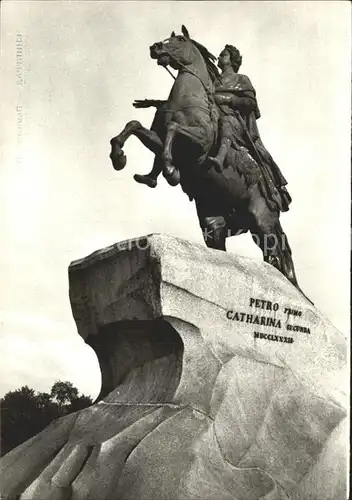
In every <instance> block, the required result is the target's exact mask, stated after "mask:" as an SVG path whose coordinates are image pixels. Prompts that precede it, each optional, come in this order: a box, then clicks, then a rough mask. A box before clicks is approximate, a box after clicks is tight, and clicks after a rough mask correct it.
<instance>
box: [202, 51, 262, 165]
mask: <svg viewBox="0 0 352 500" xmlns="http://www.w3.org/2000/svg"><path fill="white" fill-rule="evenodd" d="M241 63H242V56H241V54H240V53H239V51H238V50H237V49H236V47H234V46H233V45H226V46H225V48H224V50H223V51H222V52H221V53H220V55H219V58H218V66H219V68H220V69H221V72H222V73H221V85H219V86H218V87H217V88H216V90H215V102H216V103H217V104H218V106H219V107H220V111H221V112H220V118H219V135H220V141H219V142H220V148H219V150H218V154H217V155H216V157H215V158H212V157H209V160H210V161H211V162H212V163H213V164H214V166H215V168H216V170H218V171H219V172H220V171H221V170H222V167H223V165H224V161H225V160H226V158H227V154H228V152H229V150H230V148H231V145H232V146H233V147H234V148H235V149H239V148H240V147H243V146H245V141H244V139H243V130H242V129H243V127H242V124H241V122H240V119H239V116H238V115H239V114H240V115H241V117H242V119H244V120H245V121H248V118H247V117H248V116H249V115H250V114H251V113H252V112H254V113H255V115H256V118H257V117H258V115H259V110H258V107H257V102H256V99H255V90H254V88H253V87H252V84H251V82H250V80H249V78H248V77H247V76H246V75H240V74H238V70H239V68H240V66H241Z"/></svg>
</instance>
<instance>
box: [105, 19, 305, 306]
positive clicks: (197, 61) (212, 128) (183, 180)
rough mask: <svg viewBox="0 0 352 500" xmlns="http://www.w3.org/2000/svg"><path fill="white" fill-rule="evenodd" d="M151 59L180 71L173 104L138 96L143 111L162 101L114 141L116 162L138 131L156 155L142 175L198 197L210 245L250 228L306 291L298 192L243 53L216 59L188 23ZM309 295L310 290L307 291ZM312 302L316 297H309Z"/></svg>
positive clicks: (232, 50) (221, 244)
mask: <svg viewBox="0 0 352 500" xmlns="http://www.w3.org/2000/svg"><path fill="white" fill-rule="evenodd" d="M150 56H151V58H152V59H155V60H156V61H157V63H158V64H159V65H161V66H163V67H165V68H166V69H168V68H167V67H168V66H170V67H171V68H173V69H174V70H176V71H177V77H176V78H175V77H174V78H175V81H174V84H173V86H172V89H171V92H170V94H169V97H168V99H167V101H162V100H150V99H145V100H136V101H135V102H134V106H135V107H136V108H146V107H150V106H154V107H155V108H156V113H155V117H154V120H153V123H152V125H151V127H150V129H148V128H145V127H143V126H142V124H141V123H140V122H139V121H137V120H132V121H130V122H128V123H127V124H126V126H125V128H124V129H123V130H122V132H120V133H119V134H118V135H117V136H116V137H113V138H112V139H111V141H110V144H111V153H110V158H111V160H112V164H113V167H114V168H115V169H116V170H121V169H122V168H124V167H125V165H126V161H127V158H126V155H125V154H124V151H123V149H122V148H123V147H124V144H125V142H126V140H127V139H128V138H129V137H130V136H131V135H134V136H135V137H138V139H139V140H140V141H141V142H142V143H143V144H144V145H145V146H146V147H147V148H148V149H149V150H151V151H152V152H153V153H154V154H155V158H154V163H153V168H152V170H151V171H150V172H149V173H148V174H146V175H142V174H136V175H135V176H134V179H135V180H136V181H137V182H139V183H142V184H145V185H147V186H149V187H151V188H154V187H156V186H157V179H158V176H159V175H160V174H161V173H162V174H163V176H164V177H165V179H166V180H167V182H168V183H169V184H170V185H171V186H176V185H178V184H180V185H181V187H182V189H183V191H184V192H185V193H186V194H187V195H188V196H189V199H190V200H194V201H195V205H196V209H197V214H198V218H199V223H200V226H201V229H202V232H203V237H204V240H205V243H206V245H207V246H208V247H210V248H214V249H218V250H225V251H226V238H227V237H230V236H235V235H238V234H241V233H245V232H247V231H250V233H251V235H252V238H253V240H254V241H255V243H256V244H257V245H259V247H260V248H261V250H262V252H263V257H264V260H265V261H266V262H268V263H269V264H271V265H273V266H274V267H276V268H277V269H278V270H279V271H280V272H281V273H282V274H284V276H285V277H286V278H287V279H288V280H289V281H290V282H291V283H292V284H293V285H294V286H295V287H296V288H297V289H298V290H299V291H300V292H301V293H302V294H303V292H302V290H301V289H300V288H299V286H298V283H297V278H296V275H295V270H294V265H293V260H292V253H291V248H290V246H289V243H288V240H287V236H286V234H285V233H284V231H283V229H282V226H281V223H280V213H281V212H286V211H287V210H288V209H289V204H290V202H291V197H290V195H289V193H288V191H287V189H286V187H285V186H286V184H287V182H286V180H285V178H284V176H283V175H282V173H281V171H280V169H279V167H278V166H277V164H276V163H275V161H274V160H273V158H272V157H271V155H270V154H269V152H268V151H267V150H266V148H265V147H264V145H263V143H262V141H261V138H260V135H259V131H258V127H257V123H256V121H257V119H258V118H259V117H260V112H259V109H258V105H257V100H256V93H255V90H254V88H253V86H252V84H251V82H250V80H249V78H248V77H247V76H246V75H243V74H240V73H238V71H239V68H240V66H241V63H242V56H241V55H240V53H239V51H238V50H237V48H236V47H234V46H233V45H226V46H225V48H224V49H223V50H222V52H221V53H220V55H219V58H218V67H219V68H220V70H221V73H220V72H219V70H218V67H217V66H216V65H215V61H216V59H217V58H216V57H215V56H213V55H212V54H211V53H210V52H209V51H208V50H207V49H206V48H205V47H204V46H203V45H201V44H200V43H199V42H197V41H195V40H193V39H192V38H191V37H190V35H189V33H188V31H187V29H186V28H185V26H182V35H175V32H172V33H171V36H170V37H169V38H167V39H165V40H163V41H161V42H156V43H154V44H153V45H152V46H151V47H150ZM303 295H304V294H303ZM308 300H309V299H308Z"/></svg>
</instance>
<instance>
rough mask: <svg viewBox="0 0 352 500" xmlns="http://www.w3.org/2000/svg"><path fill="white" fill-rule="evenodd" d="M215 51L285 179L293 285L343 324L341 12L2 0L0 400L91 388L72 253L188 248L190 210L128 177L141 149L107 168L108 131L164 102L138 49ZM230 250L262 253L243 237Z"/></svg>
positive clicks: (163, 84) (164, 85) (193, 232)
mask: <svg viewBox="0 0 352 500" xmlns="http://www.w3.org/2000/svg"><path fill="white" fill-rule="evenodd" d="M181 24H185V25H186V26H187V28H188V30H189V32H190V34H191V36H192V38H194V39H196V40H198V41H200V42H201V43H202V44H203V45H205V46H206V47H207V48H208V49H209V50H210V51H211V52H213V53H215V54H216V55H218V54H219V52H220V51H221V49H222V48H223V46H224V45H225V44H226V43H230V44H233V45H236V46H237V47H238V48H239V50H240V52H241V53H242V56H243V64H242V67H241V72H242V73H245V74H246V75H248V76H249V77H250V79H251V81H252V83H253V85H254V87H255V89H256V92H257V98H258V103H259V107H260V110H261V114H262V117H261V118H260V120H259V122H258V125H259V129H260V132H261V136H262V139H263V142H264V144H265V145H266V147H267V149H268V150H269V151H270V153H271V154H272V156H273V157H274V159H275V160H276V162H277V163H278V165H279V166H280V168H281V170H282V172H283V173H284V175H285V177H286V178H287V180H288V190H289V192H290V193H291V195H292V198H293V202H292V204H291V208H290V211H289V212H288V213H285V214H283V215H282V219H281V220H282V225H283V227H284V230H285V232H286V234H287V235H288V238H289V241H290V245H291V248H292V251H293V258H294V262H295V266H296V272H297V276H298V280H299V283H300V286H301V288H302V289H303V290H304V291H305V293H306V294H307V295H308V296H309V297H310V298H311V299H312V300H313V301H314V303H315V305H316V307H317V308H318V309H319V310H320V311H321V312H322V313H323V314H324V315H325V316H327V317H328V318H329V319H330V320H331V322H332V323H333V324H334V325H335V326H336V327H337V328H339V329H340V330H341V331H343V332H345V333H346V334H347V332H348V330H349V307H350V306H349V304H350V298H349V285H350V283H349V280H350V274H349V258H350V257H349V255H350V254H349V252H350V239H349V238H350V237H349V228H350V219H349V213H350V109H351V102H350V91H351V89H350V71H351V61H350V46H351V29H350V5H349V2H344V1H339V2H334V1H326V2H320V1H312V2H306V1H298V2H294V1H290V2H286V1H272V2H264V1H258V2H256V1H251V2H249V1H241V2H236V1H234V2H200V1H196V2H192V1H190V2H179V1H173V2H168V1H158V2H147V1H145V2H142V1H140V2H133V1H129V2H123V1H121V2H115V1H108V2H101V1H73V2H69V1H45V2H42V1H6V0H5V1H3V2H2V3H1V54H0V57H1V93H0V117H1V118H0V120H1V131H0V144H1V150H0V154H1V162H0V200H1V210H0V225H1V235H2V245H1V250H0V252H1V258H0V277H1V282H2V284H3V286H2V287H1V290H0V321H1V323H0V338H1V351H0V370H1V371H0V396H2V395H3V394H4V393H6V392H7V391H9V390H14V389H16V388H19V387H21V386H22V385H25V384H27V385H29V386H30V387H32V388H34V389H36V390H40V391H48V390H50V388H51V386H52V384H53V383H54V382H55V381H56V380H59V379H60V380H70V381H71V382H72V383H73V384H74V385H75V386H76V387H78V389H79V390H80V392H84V393H85V394H90V395H92V396H93V397H95V396H97V394H98V392H99V388H100V372H99V367H98V362H97V359H96V356H95V353H94V352H93V351H92V349H91V348H90V347H89V346H87V345H85V343H84V342H83V340H82V339H81V338H80V336H79V335H78V333H77V330H76V326H75V323H74V320H73V318H72V313H71V308H70V303H69V297H68V274H67V269H68V265H69V263H70V262H71V261H72V260H75V259H78V258H81V257H84V256H86V255H88V254H89V253H91V252H93V251H95V250H97V249H99V248H103V247H105V246H108V245H110V244H112V243H115V242H118V241H121V240H124V239H127V238H133V237H137V236H141V235H144V234H149V233H152V232H158V233H167V234H172V235H175V236H179V237H181V238H185V239H188V240H191V241H194V242H198V243H202V235H201V231H200V229H199V226H198V220H197V216H196V212H195V207H194V205H193V204H192V203H190V202H189V201H188V198H187V196H186V195H185V194H184V193H183V192H182V191H181V189H180V188H172V187H171V186H169V185H168V184H167V183H166V181H165V180H164V179H162V180H161V181H160V183H159V186H158V187H157V188H156V189H154V190H151V189H149V188H148V187H146V186H142V185H139V184H137V183H136V182H135V181H134V180H133V174H134V173H146V172H148V171H149V169H150V167H151V163H152V160H153V156H152V154H151V153H150V152H149V151H147V150H146V149H145V148H144V147H143V146H142V144H141V143H139V142H138V140H137V139H135V138H131V139H130V141H129V142H128V143H127V144H126V146H125V152H126V154H127V157H128V164H127V166H126V168H125V169H124V170H123V171H120V172H116V171H114V170H113V168H112V166H111V163H110V159H109V152H110V146H109V141H110V138H111V137H113V136H114V135H117V133H118V132H119V131H120V130H121V129H122V128H123V127H124V125H125V123H126V122H127V121H129V120H131V119H139V120H140V121H141V122H142V123H143V124H145V125H146V126H149V125H150V123H151V120H152V117H153V111H152V110H151V109H147V110H136V109H134V108H133V107H132V102H133V100H134V99H143V98H157V99H163V98H166V97H167V95H168V92H169V90H170V88H171V85H172V80H171V77H170V75H168V73H167V72H166V71H165V70H163V69H162V68H161V67H158V66H157V65H156V63H155V61H153V60H152V59H150V57H149V46H150V45H151V44H152V43H154V42H156V41H159V40H162V39H164V38H166V37H167V36H169V34H170V32H171V31H172V30H175V31H176V32H180V28H181ZM228 250H229V251H230V252H232V253H238V254H241V255H246V256H248V257H251V258H254V259H261V253H260V250H259V249H258V248H257V247H256V246H255V245H254V243H253V242H252V240H251V238H250V236H249V235H243V236H237V237H235V238H232V239H231V240H228Z"/></svg>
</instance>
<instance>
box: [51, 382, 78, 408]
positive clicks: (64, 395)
mask: <svg viewBox="0 0 352 500" xmlns="http://www.w3.org/2000/svg"><path fill="white" fill-rule="evenodd" d="M51 398H52V399H53V400H54V401H57V403H58V404H59V405H60V406H64V405H66V404H70V403H71V402H72V401H74V400H75V399H77V398H78V389H76V387H73V385H72V384H71V382H60V381H58V382H55V384H54V385H53V386H52V388H51Z"/></svg>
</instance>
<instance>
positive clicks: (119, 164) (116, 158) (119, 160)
mask: <svg viewBox="0 0 352 500" xmlns="http://www.w3.org/2000/svg"><path fill="white" fill-rule="evenodd" d="M110 159H111V162H112V166H113V167H114V169H115V170H122V169H123V168H125V166H126V163H127V157H126V155H125V154H124V152H123V151H122V149H121V150H120V151H118V152H116V151H114V152H113V151H112V152H111V153H110Z"/></svg>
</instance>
